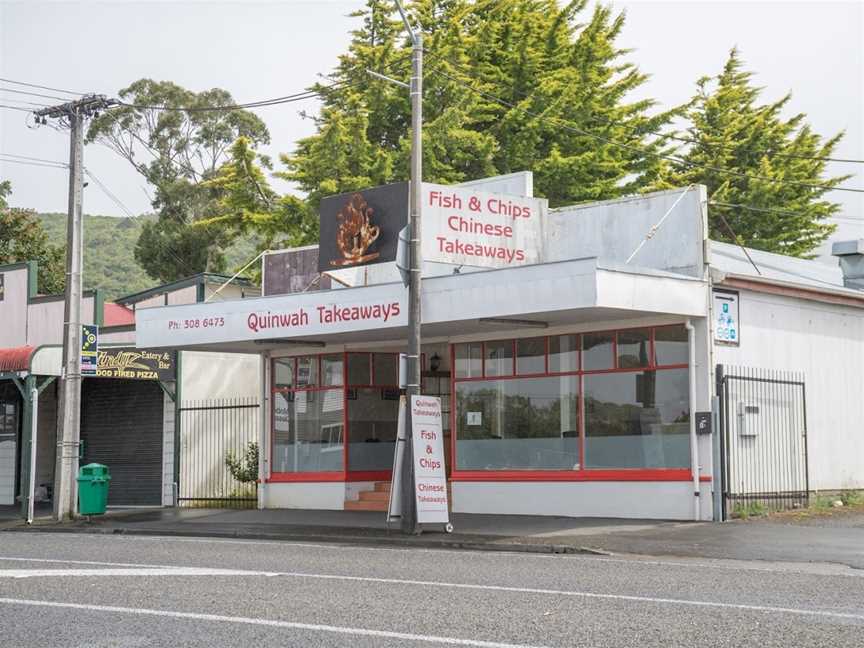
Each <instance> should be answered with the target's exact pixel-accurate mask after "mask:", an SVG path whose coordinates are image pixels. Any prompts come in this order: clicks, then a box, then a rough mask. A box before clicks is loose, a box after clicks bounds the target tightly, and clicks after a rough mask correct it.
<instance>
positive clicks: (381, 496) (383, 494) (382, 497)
mask: <svg viewBox="0 0 864 648" xmlns="http://www.w3.org/2000/svg"><path fill="white" fill-rule="evenodd" d="M389 500H390V492H389V491H377V490H374V491H360V501H361V502H387V501H389Z"/></svg>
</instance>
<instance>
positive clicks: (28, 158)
mask: <svg viewBox="0 0 864 648" xmlns="http://www.w3.org/2000/svg"><path fill="white" fill-rule="evenodd" d="M0 155H3V156H6V157H13V158H21V159H22V160H32V161H34V162H47V163H48V164H61V165H63V166H69V165H68V164H66V162H60V161H57V160H46V159H45V158H37V157H32V156H30V155H17V154H15V153H0Z"/></svg>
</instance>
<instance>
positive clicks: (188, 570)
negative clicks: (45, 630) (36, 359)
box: [0, 557, 864, 621]
mask: <svg viewBox="0 0 864 648" xmlns="http://www.w3.org/2000/svg"><path fill="white" fill-rule="evenodd" d="M2 560H5V559H4V558H2V557H0V561H2ZM21 560H28V559H26V558H22V559H21ZM37 560H39V561H43V562H61V563H62V562H69V563H74V562H81V563H85V562H86V563H87V564H100V565H111V564H114V563H95V561H64V560H62V559H54V558H42V559H37ZM118 564H123V563H118ZM3 576H9V577H11V578H28V577H46V576H47V577H57V576H265V577H275V576H284V577H287V578H309V579H316V580H333V581H350V582H358V583H380V584H386V585H410V586H418V587H438V588H451V589H464V590H480V591H492V592H508V593H513V594H541V595H546V596H565V597H574V598H587V599H600V600H613V601H631V602H638V603H653V604H659V605H684V606H691V607H708V608H725V609H733V610H746V611H751V612H776V613H781V614H795V615H803V616H818V617H826V618H836V619H852V620H856V621H864V614H856V613H850V612H831V611H829V610H811V609H806V608H788V607H775V606H770V605H748V604H744V603H724V602H722V601H700V600H690V599H673V598H665V597H655V596H638V595H631V594H604V593H600V592H583V591H578V590H554V589H543V588H538V587H512V586H507V585H483V584H475V583H452V582H447V581H425V580H415V579H408V578H381V577H375V576H350V575H345V574H316V573H310V572H272V571H255V570H229V569H210V568H203V567H172V566H168V565H166V566H159V565H147V566H144V567H142V568H139V569H7V570H2V569H0V577H3Z"/></svg>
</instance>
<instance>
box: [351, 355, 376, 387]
mask: <svg viewBox="0 0 864 648" xmlns="http://www.w3.org/2000/svg"><path fill="white" fill-rule="evenodd" d="M348 384H349V385H371V384H372V356H371V355H370V354H368V353H349V354H348Z"/></svg>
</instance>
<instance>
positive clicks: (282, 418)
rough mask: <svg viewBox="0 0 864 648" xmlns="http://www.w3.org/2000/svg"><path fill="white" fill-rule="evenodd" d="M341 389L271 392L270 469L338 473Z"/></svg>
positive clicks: (341, 436)
mask: <svg viewBox="0 0 864 648" xmlns="http://www.w3.org/2000/svg"><path fill="white" fill-rule="evenodd" d="M343 408H344V400H343V392H342V390H341V389H325V390H302V391H294V392H275V393H274V394H273V472H277V473H300V472H341V471H342V469H343V468H342V467H343V448H344V446H343V444H344V409H343Z"/></svg>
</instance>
